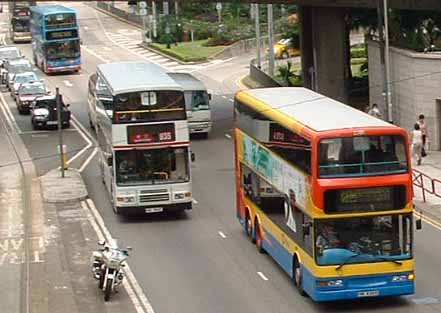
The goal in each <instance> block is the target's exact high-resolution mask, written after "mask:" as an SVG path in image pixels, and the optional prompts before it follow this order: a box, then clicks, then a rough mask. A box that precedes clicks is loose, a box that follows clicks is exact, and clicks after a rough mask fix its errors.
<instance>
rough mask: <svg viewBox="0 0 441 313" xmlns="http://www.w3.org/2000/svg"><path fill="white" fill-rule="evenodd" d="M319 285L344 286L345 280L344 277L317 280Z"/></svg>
mask: <svg viewBox="0 0 441 313" xmlns="http://www.w3.org/2000/svg"><path fill="white" fill-rule="evenodd" d="M316 285H317V287H342V286H343V280H342V279H334V280H317V281H316Z"/></svg>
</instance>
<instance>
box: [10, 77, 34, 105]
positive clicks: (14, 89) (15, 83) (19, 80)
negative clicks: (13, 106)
mask: <svg viewBox="0 0 441 313" xmlns="http://www.w3.org/2000/svg"><path fill="white" fill-rule="evenodd" d="M39 80H40V78H39V77H38V75H37V74H36V73H35V72H23V73H17V74H15V75H14V77H13V79H12V84H11V97H12V99H14V100H15V98H16V96H17V95H18V88H19V87H20V85H21V84H25V83H30V82H36V81H39Z"/></svg>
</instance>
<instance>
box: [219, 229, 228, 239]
mask: <svg viewBox="0 0 441 313" xmlns="http://www.w3.org/2000/svg"><path fill="white" fill-rule="evenodd" d="M217 233H218V234H219V236H221V237H222V238H224V239H225V238H227V236H226V235H225V234H224V233H223V232H221V231H218V232H217Z"/></svg>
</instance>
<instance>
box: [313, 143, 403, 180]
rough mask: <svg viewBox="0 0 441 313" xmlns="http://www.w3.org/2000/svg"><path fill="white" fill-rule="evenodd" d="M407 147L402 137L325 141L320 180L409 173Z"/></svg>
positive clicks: (321, 157) (322, 151) (320, 160)
mask: <svg viewBox="0 0 441 313" xmlns="http://www.w3.org/2000/svg"><path fill="white" fill-rule="evenodd" d="M406 149H407V148H406V144H405V141H404V138H403V137H402V136H398V135H386V136H360V137H342V138H330V139H323V140H321V141H320V145H319V151H318V155H319V177H321V178H328V177H354V176H370V175H385V174H397V173H406V172H407V171H408V164H407V154H406Z"/></svg>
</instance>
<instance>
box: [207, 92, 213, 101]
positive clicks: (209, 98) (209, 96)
mask: <svg viewBox="0 0 441 313" xmlns="http://www.w3.org/2000/svg"><path fill="white" fill-rule="evenodd" d="M211 98H213V97H212V96H211V93H209V94H208V100H210V101H211Z"/></svg>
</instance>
